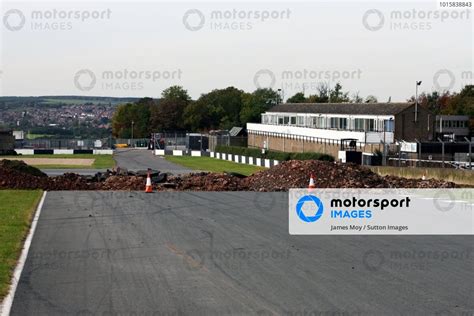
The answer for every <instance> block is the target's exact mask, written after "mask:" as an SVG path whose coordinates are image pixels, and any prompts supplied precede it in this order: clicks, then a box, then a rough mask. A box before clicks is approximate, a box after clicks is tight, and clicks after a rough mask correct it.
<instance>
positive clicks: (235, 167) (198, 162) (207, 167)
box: [166, 156, 265, 176]
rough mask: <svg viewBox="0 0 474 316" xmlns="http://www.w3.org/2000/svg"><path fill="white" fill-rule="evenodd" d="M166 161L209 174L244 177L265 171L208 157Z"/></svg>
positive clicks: (174, 158)
mask: <svg viewBox="0 0 474 316" xmlns="http://www.w3.org/2000/svg"><path fill="white" fill-rule="evenodd" d="M166 160H168V161H170V162H173V163H176V164H178V165H181V166H184V167H187V168H190V169H194V170H202V171H210V172H226V171H227V172H237V173H240V174H244V175H246V176H249V175H251V174H252V173H255V172H257V171H260V170H264V169H265V168H264V167H257V166H251V165H244V164H240V163H235V162H231V161H225V160H219V159H215V158H210V157H191V156H166Z"/></svg>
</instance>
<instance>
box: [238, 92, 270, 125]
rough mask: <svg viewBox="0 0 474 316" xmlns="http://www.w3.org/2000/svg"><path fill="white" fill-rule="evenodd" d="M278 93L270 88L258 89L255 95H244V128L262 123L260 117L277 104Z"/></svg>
mask: <svg viewBox="0 0 474 316" xmlns="http://www.w3.org/2000/svg"><path fill="white" fill-rule="evenodd" d="M278 97H279V96H278V92H277V91H274V90H272V89H269V88H265V89H257V90H255V91H254V92H253V93H245V94H244V95H243V105H242V110H241V111H240V122H241V123H242V126H245V124H246V123H258V122H260V115H261V114H262V113H263V112H265V111H267V110H268V109H270V108H271V107H272V106H273V105H275V104H276V102H277V99H278Z"/></svg>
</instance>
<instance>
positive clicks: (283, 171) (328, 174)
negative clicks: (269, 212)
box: [242, 160, 456, 191]
mask: <svg viewBox="0 0 474 316" xmlns="http://www.w3.org/2000/svg"><path fill="white" fill-rule="evenodd" d="M310 174H313V176H314V181H315V185H316V187H317V188H453V187H455V186H456V185H455V184H454V183H452V182H447V181H439V180H434V179H430V180H425V181H422V180H421V179H405V178H399V177H394V176H385V177H381V176H379V175H378V174H376V173H374V172H372V171H371V170H370V169H368V168H365V167H361V166H358V165H354V164H341V163H333V162H325V161H317V160H305V161H300V160H290V161H286V162H283V163H281V164H279V165H277V166H275V167H273V168H270V169H268V170H264V171H260V172H258V173H255V174H253V175H252V176H250V177H248V178H246V179H244V180H243V181H242V182H243V186H244V187H247V188H248V190H250V191H288V190H289V189H291V188H306V187H307V186H308V183H309V177H310Z"/></svg>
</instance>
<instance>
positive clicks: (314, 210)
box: [296, 195, 324, 223]
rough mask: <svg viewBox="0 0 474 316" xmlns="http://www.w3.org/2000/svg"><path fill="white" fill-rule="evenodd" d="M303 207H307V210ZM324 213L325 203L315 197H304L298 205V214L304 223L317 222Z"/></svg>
mask: <svg viewBox="0 0 474 316" xmlns="http://www.w3.org/2000/svg"><path fill="white" fill-rule="evenodd" d="M303 207H305V210H303ZM323 212H324V205H323V202H321V200H320V199H319V198H318V197H316V196H314V195H304V196H302V197H301V198H300V199H299V200H298V203H296V214H298V217H299V218H300V219H301V220H302V221H304V222H307V223H312V222H316V221H317V220H318V219H320V218H321V216H323Z"/></svg>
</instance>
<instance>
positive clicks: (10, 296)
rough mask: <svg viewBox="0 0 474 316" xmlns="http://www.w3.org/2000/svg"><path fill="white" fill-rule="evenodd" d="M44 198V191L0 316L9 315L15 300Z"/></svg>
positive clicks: (1, 305)
mask: <svg viewBox="0 0 474 316" xmlns="http://www.w3.org/2000/svg"><path fill="white" fill-rule="evenodd" d="M45 198H46V191H44V192H43V196H42V197H41V200H40V202H39V204H38V207H37V208H36V213H35V217H34V218H33V221H32V222H31V228H30V231H29V233H28V237H26V240H25V244H24V245H23V250H22V251H21V255H20V259H18V264H17V265H16V267H15V271H13V278H12V284H11V285H10V290H9V291H8V295H7V296H6V297H5V299H4V300H3V302H2V304H0V315H1V316H8V315H10V310H11V308H12V305H13V299H14V298H15V292H16V288H17V286H18V282H19V281H20V276H21V272H22V271H23V267H24V266H25V262H26V257H28V251H29V250H30V246H31V241H32V240H33V235H34V234H35V230H36V224H37V223H38V219H39V217H40V214H41V209H42V208H43V203H44V199H45Z"/></svg>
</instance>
